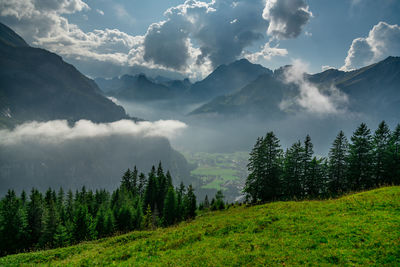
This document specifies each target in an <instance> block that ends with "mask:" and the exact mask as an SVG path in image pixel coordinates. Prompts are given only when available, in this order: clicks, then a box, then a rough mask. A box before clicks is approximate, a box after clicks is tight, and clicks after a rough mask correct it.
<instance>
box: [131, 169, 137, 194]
mask: <svg viewBox="0 0 400 267" xmlns="http://www.w3.org/2000/svg"><path fill="white" fill-rule="evenodd" d="M131 188H132V194H133V195H134V196H136V195H137V194H138V170H137V168H136V165H135V167H133V171H132V178H131Z"/></svg>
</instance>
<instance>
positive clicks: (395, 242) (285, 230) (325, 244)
mask: <svg viewBox="0 0 400 267" xmlns="http://www.w3.org/2000/svg"><path fill="white" fill-rule="evenodd" d="M32 264H43V265H48V264H50V265H55V266H57V265H58V266H65V265H70V266H86V265H123V266H127V265H145V266H146V265H148V266H155V265H156V266H157V265H160V266H161V265H162V266H243V265H249V266H258V265H259V266H264V265H313V266H314V265H318V266H321V265H322V266H324V265H326V266H327V265H332V264H336V265H377V266H383V265H387V266H399V265H400V187H386V188H381V189H377V190H373V191H368V192H363V193H359V194H355V195H349V196H345V197H342V198H340V199H336V200H326V201H303V202H276V203H271V204H266V205H260V206H254V207H244V206H240V207H234V208H230V209H229V210H226V211H221V212H213V213H206V214H202V215H200V216H199V217H198V218H197V219H196V220H195V221H193V222H189V223H181V224H180V225H178V226H175V227H171V228H167V229H158V230H156V231H142V232H132V233H130V234H126V235H122V236H118V237H113V238H108V239H103V240H99V241H95V242H88V243H83V244H80V245H77V246H72V247H67V248H62V249H55V250H49V251H43V252H36V253H26V254H19V255H14V256H8V257H5V258H0V266H8V265H32Z"/></svg>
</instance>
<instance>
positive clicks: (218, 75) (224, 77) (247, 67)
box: [189, 59, 272, 101]
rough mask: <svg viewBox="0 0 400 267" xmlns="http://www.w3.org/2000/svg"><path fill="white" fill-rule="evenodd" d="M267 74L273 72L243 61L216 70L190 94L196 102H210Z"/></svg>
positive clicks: (196, 85) (198, 83) (194, 86)
mask: <svg viewBox="0 0 400 267" xmlns="http://www.w3.org/2000/svg"><path fill="white" fill-rule="evenodd" d="M266 73H270V74H271V73H272V71H271V70H269V69H267V68H264V67H262V66H261V65H257V64H252V63H250V62H249V61H248V60H246V59H241V60H238V61H235V62H233V63H231V64H229V65H221V66H219V67H218V68H216V69H215V70H214V71H213V72H212V73H211V74H210V75H208V76H207V77H206V78H205V79H204V80H202V81H199V82H196V83H195V84H193V86H192V88H191V90H190V92H189V94H190V96H191V97H192V98H194V99H196V100H201V101H204V100H210V99H212V98H214V97H216V96H222V95H226V94H232V93H234V92H235V91H237V90H239V89H240V88H242V87H243V86H245V85H247V84H249V83H250V82H252V81H253V80H255V79H256V78H257V77H258V76H260V75H262V74H266Z"/></svg>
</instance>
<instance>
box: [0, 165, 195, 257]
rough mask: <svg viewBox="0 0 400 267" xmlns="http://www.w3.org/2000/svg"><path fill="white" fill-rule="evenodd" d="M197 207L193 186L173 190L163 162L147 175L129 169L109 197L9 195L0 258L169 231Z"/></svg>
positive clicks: (1, 219) (0, 220) (1, 207)
mask: <svg viewBox="0 0 400 267" xmlns="http://www.w3.org/2000/svg"><path fill="white" fill-rule="evenodd" d="M196 207H197V206H196V196H195V194H194V190H193V188H192V186H191V185H189V186H188V187H185V186H184V185H183V183H181V184H180V185H179V186H178V187H177V188H174V187H173V184H172V177H171V174H170V173H169V171H167V173H164V171H163V168H162V165H161V163H160V164H159V166H158V168H157V170H156V168H155V167H154V166H153V167H152V168H151V171H150V172H149V174H148V175H147V176H146V175H145V174H144V173H138V170H137V168H136V166H135V167H134V169H133V171H131V170H130V169H128V170H127V171H126V172H125V173H124V175H123V177H122V181H121V185H120V187H119V188H117V189H116V190H115V191H113V192H112V193H111V194H110V192H108V191H106V190H96V191H95V192H93V191H92V190H87V189H86V188H85V187H83V188H82V189H81V190H80V191H78V190H77V191H76V192H75V193H73V192H72V191H71V190H69V191H68V192H67V193H66V194H65V192H64V190H63V188H60V189H59V191H58V192H57V193H56V191H55V190H52V189H51V188H49V189H48V190H47V191H46V192H45V193H44V194H42V193H41V192H40V191H38V190H37V189H32V190H31V192H30V195H29V196H28V195H27V194H26V192H24V191H23V192H22V193H21V195H20V196H17V195H16V193H15V192H14V191H13V190H9V191H8V193H7V194H6V196H5V197H3V198H2V199H1V201H0V256H4V255H7V254H11V253H17V252H21V251H29V250H34V249H43V248H55V247H61V246H66V245H70V244H74V243H78V242H80V241H85V240H93V239H97V238H103V237H107V236H111V235H114V234H116V233H124V232H128V231H132V230H137V229H153V228H155V227H160V226H169V225H172V224H174V223H177V222H180V221H182V220H188V219H192V218H195V216H196Z"/></svg>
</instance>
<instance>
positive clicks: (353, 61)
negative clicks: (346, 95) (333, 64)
mask: <svg viewBox="0 0 400 267" xmlns="http://www.w3.org/2000/svg"><path fill="white" fill-rule="evenodd" d="M398 55H400V26H399V25H397V24H394V25H390V24H388V23H386V22H383V21H381V22H379V23H378V24H376V25H375V26H374V27H373V28H372V29H371V30H370V32H369V34H368V36H367V37H365V38H364V37H360V38H356V39H354V40H353V42H352V44H351V46H350V49H349V51H348V52H347V57H346V59H345V64H344V65H343V66H342V67H341V70H347V71H348V70H353V69H356V68H360V67H364V66H366V65H369V64H372V63H375V62H377V61H379V60H382V59H384V58H386V57H388V56H398Z"/></svg>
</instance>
